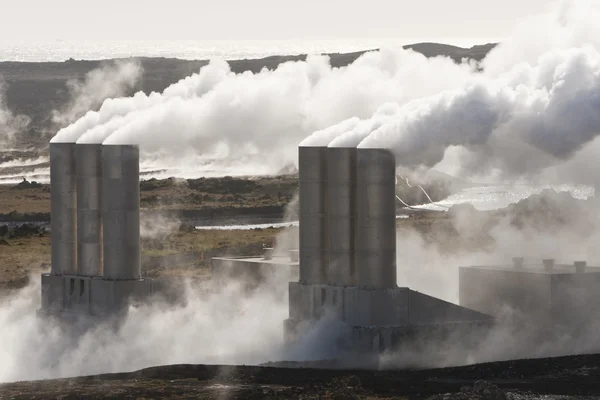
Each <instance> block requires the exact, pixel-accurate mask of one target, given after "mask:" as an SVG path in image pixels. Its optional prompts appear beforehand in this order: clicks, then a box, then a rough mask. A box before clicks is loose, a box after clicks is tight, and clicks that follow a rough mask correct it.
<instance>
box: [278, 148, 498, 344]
mask: <svg viewBox="0 0 600 400" xmlns="http://www.w3.org/2000/svg"><path fill="white" fill-rule="evenodd" d="M395 171H396V161H395V158H394V156H393V155H392V154H391V153H390V152H389V151H387V150H383V149H363V148H359V149H357V148H334V147H331V148H329V147H327V146H323V147H308V146H306V147H303V146H301V147H300V148H299V175H300V215H299V218H300V228H299V229H300V255H299V258H300V260H299V261H300V267H299V281H298V282H290V286H289V319H287V320H286V321H285V323H284V330H285V336H286V340H287V341H288V342H293V341H294V340H296V339H299V337H300V336H301V335H302V334H303V333H304V332H306V331H307V330H308V329H310V328H311V327H312V326H314V324H315V323H316V322H317V321H319V320H320V319H322V318H332V319H334V320H337V321H341V322H343V325H344V326H346V327H347V330H346V332H345V333H342V334H341V337H339V338H337V339H336V340H337V342H338V343H340V346H341V347H342V348H346V349H348V350H351V351H364V352H380V351H384V350H387V349H392V348H396V347H397V346H399V345H400V344H402V343H403V342H404V341H405V339H407V337H409V336H411V337H412V335H415V334H416V335H418V336H420V337H421V338H422V337H423V333H425V332H428V333H432V332H437V333H440V332H446V333H447V332H449V331H454V328H456V329H460V330H461V331H462V330H471V329H472V328H473V327H482V326H489V325H490V324H491V321H492V319H491V317H489V316H487V315H485V314H482V313H480V312H477V311H473V310H471V309H468V308H465V307H460V306H458V305H455V304H452V303H448V302H446V301H443V300H440V299H437V298H434V297H431V296H428V295H425V294H423V293H419V292H416V291H414V290H410V289H409V288H406V287H398V286H397V284H396V204H395V201H396V200H395ZM401 243H402V242H401V241H400V244H401ZM400 259H401V258H400ZM405 267H407V268H408V267H409V266H405ZM437 333H436V334H435V335H437Z"/></svg>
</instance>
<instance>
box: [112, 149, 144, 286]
mask: <svg viewBox="0 0 600 400" xmlns="http://www.w3.org/2000/svg"><path fill="white" fill-rule="evenodd" d="M139 157H140V156H139V149H138V147H137V146H133V145H102V168H103V186H102V191H103V196H102V218H103V223H104V235H103V246H104V249H103V250H104V278H105V279H124V280H127V279H139V278H140V276H141V265H140V164H139V163H140V161H139V160H140V158H139Z"/></svg>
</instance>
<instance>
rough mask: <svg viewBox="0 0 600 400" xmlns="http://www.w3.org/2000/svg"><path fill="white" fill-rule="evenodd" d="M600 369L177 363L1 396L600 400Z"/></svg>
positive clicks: (592, 362) (584, 359)
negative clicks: (362, 368) (410, 368)
mask: <svg viewBox="0 0 600 400" xmlns="http://www.w3.org/2000/svg"><path fill="white" fill-rule="evenodd" d="M599 366H600V355H585V356H571V357H561V358H549V359H537V360H520V361H509V362H495V363H488V364H479V365H473V366H468V367H458V368H445V369H433V370H423V371H345V370H334V369H328V370H319V369H308V368H273V367H250V366H209V365H172V366H163V367H154V368H147V369H143V370H140V371H136V372H131V373H121V374H105V375H96V376H88V377H79V378H71V379H56V380H47V381H33V382H18V383H8V384H3V385H0V399H33V398H35V399H56V398H60V399H77V398H93V399H150V398H171V399H188V398H207V399H208V398H215V399H216V398H219V399H221V398H227V399H262V398H271V399H272V398H303V399H317V398H332V399H347V398H363V399H367V398H388V399H392V398H393V399H399V398H408V399H425V398H432V399H440V400H441V399H511V398H512V399H532V398H546V399H553V398H557V399H558V398H561V399H565V398H573V399H574V398H577V399H581V398H590V399H591V398H598V397H600V369H599V368H598V367H599ZM542 396H547V397H542Z"/></svg>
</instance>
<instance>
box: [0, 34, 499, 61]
mask: <svg viewBox="0 0 600 400" xmlns="http://www.w3.org/2000/svg"><path fill="white" fill-rule="evenodd" d="M429 41H436V40H432V38H373V39H362V40H361V39H358V40H357V39H352V40H349V39H346V40H317V39H315V40H235V41H231V40H212V41H203V40H118V41H116V40H101V41H92V40H86V41H78V40H34V41H32V40H27V41H25V40H19V39H8V38H2V39H0V61H28V62H48V61H58V62H61V61H65V60H68V59H69V58H73V59H75V60H104V59H109V58H128V57H169V58H171V57H172V58H180V59H184V60H208V59H212V58H223V59H226V60H241V59H251V58H263V57H269V56H276V55H295V54H321V53H349V52H354V51H362V50H369V49H375V48H380V47H387V48H394V47H401V46H403V45H407V44H411V43H419V42H429ZM493 41H494V40H492V39H490V40H487V42H493ZM443 42H444V43H448V44H452V45H455V46H461V47H471V46H473V45H476V44H482V43H485V42H486V39H485V38H473V39H469V38H464V37H461V38H448V37H446V38H444V40H443Z"/></svg>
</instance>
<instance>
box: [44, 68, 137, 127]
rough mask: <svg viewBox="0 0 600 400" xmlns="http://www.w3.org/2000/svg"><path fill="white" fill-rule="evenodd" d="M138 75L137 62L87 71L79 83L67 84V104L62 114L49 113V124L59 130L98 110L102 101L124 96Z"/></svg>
mask: <svg viewBox="0 0 600 400" xmlns="http://www.w3.org/2000/svg"><path fill="white" fill-rule="evenodd" d="M141 75H142V68H141V66H140V64H139V63H138V62H135V61H114V62H112V63H107V64H104V65H101V66H100V67H99V68H96V69H93V70H91V71H90V72H88V73H87V74H86V75H85V79H84V80H83V81H79V80H77V79H72V80H69V81H68V82H67V89H68V91H69V99H70V100H69V103H67V104H66V105H65V106H64V107H63V109H62V110H54V111H53V112H52V122H53V123H54V124H55V125H56V126H60V127H63V126H67V125H69V124H71V123H73V122H75V121H76V120H78V119H79V118H81V117H82V116H83V115H84V114H86V113H87V112H88V111H90V110H96V109H98V107H99V106H100V105H101V104H102V102H103V101H104V100H105V99H110V98H113V97H118V96H123V95H125V94H126V93H127V92H129V91H130V90H131V89H132V88H133V87H134V86H135V84H136V83H137V82H138V80H139V79H140V77H141Z"/></svg>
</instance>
